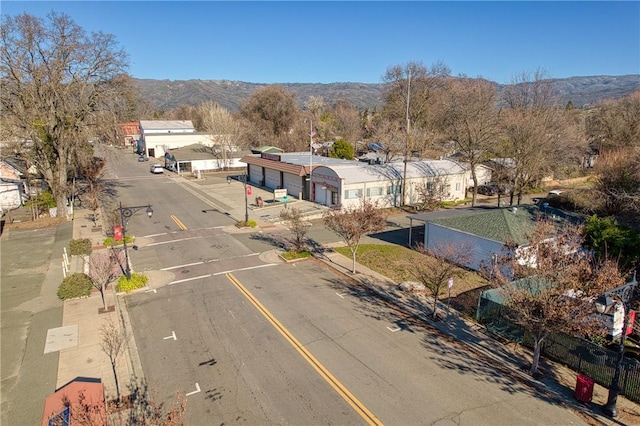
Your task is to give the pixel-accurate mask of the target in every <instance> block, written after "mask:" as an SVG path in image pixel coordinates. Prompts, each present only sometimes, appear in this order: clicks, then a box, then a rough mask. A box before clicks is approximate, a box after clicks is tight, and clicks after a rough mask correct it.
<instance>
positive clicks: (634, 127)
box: [587, 91, 640, 151]
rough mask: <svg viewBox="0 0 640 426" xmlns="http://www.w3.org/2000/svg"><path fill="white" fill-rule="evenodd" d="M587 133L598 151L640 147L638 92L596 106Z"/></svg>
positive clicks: (639, 96)
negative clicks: (595, 143)
mask: <svg viewBox="0 0 640 426" xmlns="http://www.w3.org/2000/svg"><path fill="white" fill-rule="evenodd" d="M592 112H593V113H592V114H591V117H590V118H589V120H588V123H587V125H588V133H589V135H590V137H591V138H592V139H593V140H594V141H595V142H597V144H598V148H599V149H600V151H606V150H610V149H613V150H616V149H618V148H624V147H633V146H636V147H637V146H640V91H637V92H634V93H632V94H630V95H629V96H625V97H624V98H622V99H619V100H617V101H604V102H601V103H599V104H598V105H596V108H595V109H594V110H593V111H592Z"/></svg>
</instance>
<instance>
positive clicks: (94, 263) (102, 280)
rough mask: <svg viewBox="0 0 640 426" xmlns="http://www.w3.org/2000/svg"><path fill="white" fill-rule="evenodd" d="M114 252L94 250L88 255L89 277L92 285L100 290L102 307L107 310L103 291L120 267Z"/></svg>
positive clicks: (117, 275) (116, 276)
mask: <svg viewBox="0 0 640 426" xmlns="http://www.w3.org/2000/svg"><path fill="white" fill-rule="evenodd" d="M115 256H116V255H115V252H112V253H109V252H105V251H102V252H94V253H92V254H91V256H90V257H89V277H90V278H91V281H92V282H93V286H94V287H95V288H97V289H98V291H100V296H101V297H102V307H103V309H104V310H105V311H107V298H106V295H105V292H106V290H107V285H108V284H109V283H110V282H111V281H113V280H115V279H116V278H118V277H119V276H120V268H119V266H118V262H117V260H116V259H115Z"/></svg>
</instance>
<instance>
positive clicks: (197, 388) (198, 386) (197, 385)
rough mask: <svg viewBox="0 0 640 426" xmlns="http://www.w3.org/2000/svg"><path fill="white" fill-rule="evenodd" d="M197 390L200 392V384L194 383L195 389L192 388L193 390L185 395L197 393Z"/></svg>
mask: <svg viewBox="0 0 640 426" xmlns="http://www.w3.org/2000/svg"><path fill="white" fill-rule="evenodd" d="M198 392H200V385H199V384H198V383H196V390H194V391H193V392H189V393H187V394H185V396H189V395H193V394H194V393H198Z"/></svg>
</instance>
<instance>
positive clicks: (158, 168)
mask: <svg viewBox="0 0 640 426" xmlns="http://www.w3.org/2000/svg"><path fill="white" fill-rule="evenodd" d="M149 171H150V172H151V173H164V170H163V169H162V165H160V164H152V165H151V167H149Z"/></svg>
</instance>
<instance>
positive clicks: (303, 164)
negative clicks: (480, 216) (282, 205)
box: [241, 153, 488, 207]
mask: <svg viewBox="0 0 640 426" xmlns="http://www.w3.org/2000/svg"><path fill="white" fill-rule="evenodd" d="M241 161H242V162H244V163H246V164H247V169H248V171H247V172H248V175H249V181H250V182H252V183H254V184H255V185H257V186H262V187H266V188H271V189H280V188H283V189H286V190H287V193H288V195H290V196H293V197H294V198H299V199H305V200H311V201H315V202H317V203H319V204H322V205H326V206H331V207H346V206H351V205H355V204H358V203H360V200H361V199H363V198H368V199H371V200H375V201H376V202H378V203H379V205H380V206H381V207H392V206H399V205H403V204H405V205H406V204H418V203H420V202H421V199H420V198H421V197H420V194H419V190H418V188H419V187H420V186H423V187H424V186H426V187H430V186H433V188H434V189H437V190H438V192H439V193H440V194H442V198H443V201H454V200H461V199H464V198H465V190H466V188H468V187H469V186H472V184H470V182H471V173H470V170H469V167H468V166H467V165H465V164H463V163H459V162H456V161H453V160H423V161H416V162H409V163H407V165H406V168H407V170H406V188H405V202H404V203H402V200H401V198H402V182H403V178H404V176H405V172H404V167H405V164H404V163H403V162H396V163H388V164H368V163H363V162H360V161H353V160H340V159H335V158H328V157H320V156H316V155H314V156H311V155H310V154H309V153H283V154H268V153H263V154H261V155H260V156H245V157H243V158H242V159H241ZM478 167H479V168H481V169H482V170H481V171H480V172H482V173H486V172H487V170H488V169H486V168H485V167H484V166H478Z"/></svg>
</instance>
